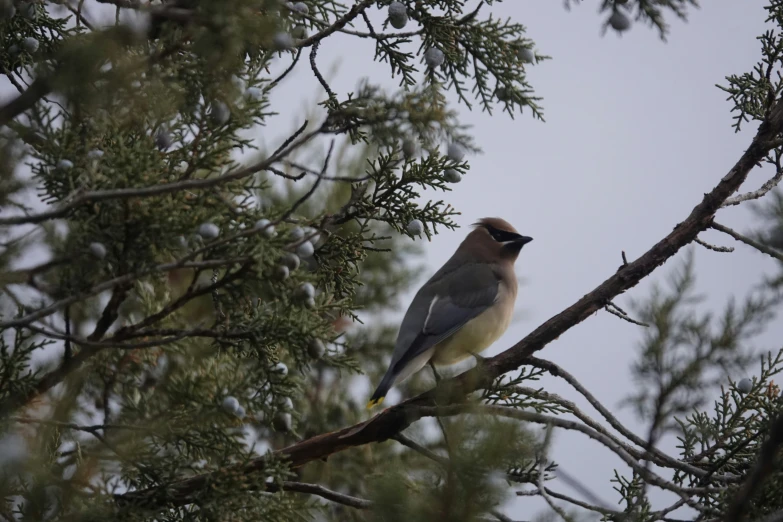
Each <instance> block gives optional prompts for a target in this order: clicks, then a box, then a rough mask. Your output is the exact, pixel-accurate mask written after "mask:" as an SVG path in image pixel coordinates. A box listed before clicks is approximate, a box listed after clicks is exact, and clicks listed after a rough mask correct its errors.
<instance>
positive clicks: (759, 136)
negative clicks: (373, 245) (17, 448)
mask: <svg viewBox="0 0 783 522" xmlns="http://www.w3.org/2000/svg"><path fill="white" fill-rule="evenodd" d="M781 130H783V103H781V102H780V100H778V101H777V102H776V103H775V105H774V106H773V107H772V108H771V110H770V112H769V118H768V119H767V120H766V121H764V122H762V123H761V125H760V126H759V129H758V131H757V133H756V136H755V137H754V139H753V141H752V142H751V144H750V146H749V147H748V148H747V150H746V151H745V152H744V153H743V155H742V156H741V157H740V159H739V160H738V161H737V163H736V164H735V165H734V166H733V167H732V168H731V170H729V172H728V173H727V174H726V175H725V176H724V177H723V178H722V179H721V181H720V182H719V183H718V185H717V186H715V188H713V189H712V190H711V191H710V192H708V193H706V194H705V195H704V198H703V199H702V201H701V202H700V203H699V204H698V205H696V206H695V207H694V208H693V210H692V211H691V213H690V215H689V216H688V217H687V218H686V219H685V220H684V221H683V222H682V223H680V224H678V225H677V226H676V227H675V228H674V230H673V231H672V232H671V233H670V234H668V235H667V236H666V237H664V238H663V239H662V240H661V241H659V242H658V243H657V244H655V245H654V246H653V247H652V248H650V249H649V250H648V251H647V252H645V253H644V254H643V255H642V256H641V257H639V258H638V259H636V260H635V261H633V262H631V263H628V264H627V265H624V266H622V267H621V268H620V269H619V270H617V271H616V272H615V273H614V275H612V276H611V277H609V278H608V279H607V280H606V281H604V282H603V283H601V284H600V285H599V286H598V287H596V288H595V289H594V290H592V291H591V292H589V293H588V294H586V295H584V296H583V297H582V298H581V299H579V300H578V301H577V302H576V303H574V304H573V305H571V306H570V307H568V308H566V309H565V310H564V311H562V312H560V313H559V314H557V315H556V316H554V317H552V318H551V319H549V320H548V321H546V322H545V323H543V324H542V325H541V326H539V327H538V328H536V329H535V330H534V331H533V332H531V333H530V334H529V335H527V336H526V337H525V338H524V339H522V340H521V341H519V342H518V343H516V344H515V345H514V346H512V347H511V348H509V349H507V350H506V351H504V352H502V353H500V354H498V355H497V356H495V357H492V358H490V359H487V361H486V363H485V364H484V365H483V367H484V368H483V369H484V373H483V374H481V373H480V372H479V370H477V369H473V370H470V371H468V372H466V373H464V374H462V375H460V376H458V377H456V378H454V379H449V380H444V381H441V382H440V383H439V385H438V386H437V388H436V389H435V390H431V391H429V392H426V393H423V394H421V395H418V396H416V397H413V398H411V399H408V400H406V401H404V402H402V403H400V404H398V405H395V406H392V407H390V408H387V409H386V410H384V411H382V412H380V413H379V414H377V415H376V416H374V417H372V418H371V419H369V420H367V421H365V422H362V423H360V424H357V425H354V426H349V427H346V428H343V429H341V430H337V431H333V432H330V433H324V434H321V435H316V436H315V437H311V438H309V439H307V440H304V441H301V442H298V443H296V444H293V445H291V446H289V447H287V448H283V449H281V450H278V451H277V452H276V454H277V456H285V457H288V459H289V462H290V465H291V466H292V467H299V466H302V465H304V464H306V463H308V462H310V461H313V460H322V459H324V458H326V457H328V456H329V455H332V454H334V453H337V452H340V451H343V450H345V449H348V448H351V447H355V446H361V445H364V444H369V443H372V442H380V441H385V440H388V439H389V438H391V437H393V436H394V435H396V434H397V433H399V432H401V431H402V430H404V429H405V428H407V427H408V426H409V425H410V424H411V423H413V422H415V421H416V420H418V419H420V418H421V417H422V415H423V413H422V411H421V409H420V408H419V407H420V406H425V405H431V404H433V399H434V397H435V396H436V393H437V394H440V393H441V392H448V393H447V394H448V395H449V396H450V397H452V398H454V399H452V400H456V399H458V398H461V397H464V395H465V394H467V393H470V392H472V391H475V390H477V389H481V388H484V387H487V386H490V385H491V384H492V382H493V380H494V379H495V378H496V377H498V376H500V375H503V374H504V373H507V372H510V371H513V370H516V369H517V368H519V367H520V366H522V365H523V364H528V363H529V357H530V356H531V355H532V354H534V353H535V352H537V351H539V350H541V349H542V348H544V347H545V346H546V345H547V344H549V343H550V342H552V341H554V340H555V339H557V338H558V337H559V336H560V335H562V334H563V333H565V332H566V331H568V330H569V329H570V328H572V327H573V326H575V325H577V324H579V323H581V322H582V321H584V320H585V319H586V318H587V317H589V316H590V315H591V314H593V313H594V312H596V311H597V310H599V309H600V308H602V307H603V306H604V305H605V303H606V302H607V301H609V300H611V299H612V298H614V297H615V296H617V295H618V294H620V293H622V292H625V291H626V290H628V289H630V288H633V287H634V286H636V284H638V283H639V281H641V280H642V279H643V278H645V277H646V276H648V275H649V274H651V273H652V272H653V271H654V270H655V269H657V268H658V267H659V266H661V265H662V264H663V263H664V262H666V261H667V260H668V259H670V258H671V257H672V256H674V255H675V254H676V253H677V252H678V251H679V250H680V249H681V248H682V247H684V246H686V245H688V244H690V243H691V242H693V240H694V239H695V238H696V236H697V235H698V234H699V232H701V231H703V230H705V229H706V228H708V227H709V226H710V224H711V222H712V219H713V216H714V215H715V212H717V210H718V209H719V208H720V206H721V205H722V204H723V202H724V201H725V200H726V198H728V197H729V196H730V195H731V194H733V193H734V192H735V191H736V190H737V189H738V188H739V187H740V186H741V185H742V183H743V182H744V181H745V179H746V178H747V175H748V173H749V172H750V171H751V170H752V169H753V168H754V167H755V166H756V164H757V163H758V162H760V161H761V160H762V159H763V158H764V157H766V155H767V153H768V152H769V146H770V145H769V143H770V141H771V140H772V139H773V138H774V137H776V136H777V135H778V134H779V133H780V132H781ZM444 399H445V397H443V396H440V395H439V403H440V404H444ZM445 403H447V402H445ZM264 462H265V459H264V458H263V457H260V458H258V459H255V460H253V461H251V462H249V463H247V464H245V465H241V466H238V467H237V468H235V469H234V470H233V471H234V472H235V473H253V472H254V471H257V470H261V469H263V468H264ZM213 477H214V475H213V474H210V473H207V474H203V475H199V476H196V477H192V478H188V479H184V480H181V481H178V482H175V483H172V484H161V485H160V486H158V487H154V488H149V489H147V490H143V491H139V492H131V493H127V494H125V495H123V497H124V498H127V499H132V498H133V497H135V496H137V495H149V494H150V493H153V492H157V495H156V496H155V498H157V499H158V502H159V505H161V506H163V505H168V504H171V503H177V502H178V503H180V504H181V503H183V501H186V500H185V499H186V498H189V497H190V496H191V495H193V494H194V493H196V492H198V491H201V490H203V488H205V487H207V486H208V485H209V484H210V483H211V481H212V479H213Z"/></svg>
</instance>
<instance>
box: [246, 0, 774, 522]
mask: <svg viewBox="0 0 783 522" xmlns="http://www.w3.org/2000/svg"><path fill="white" fill-rule="evenodd" d="M597 4H598V2H596V1H592V2H583V4H582V5H581V6H575V7H574V8H573V9H572V10H571V11H570V12H568V11H566V10H565V9H564V8H563V2H558V1H552V0H528V1H525V2H522V1H507V2H505V3H503V4H497V5H495V6H492V7H491V8H489V7H487V6H485V7H484V8H483V9H482V13H481V15H482V16H486V15H487V13H488V12H489V11H490V9H491V11H492V12H493V13H494V14H495V15H496V16H497V17H500V18H504V17H506V16H509V17H512V18H513V19H515V20H517V21H519V22H521V23H523V24H524V25H526V26H527V28H528V36H530V37H531V38H533V39H534V40H535V41H536V47H537V50H538V52H540V53H542V54H546V55H550V56H552V58H553V60H551V61H546V62H543V63H541V64H540V65H537V66H535V67H532V68H531V72H530V80H531V82H532V83H533V86H534V87H535V88H536V90H537V94H538V95H540V96H543V97H544V100H543V102H542V104H543V106H544V111H545V112H544V114H545V117H546V120H547V122H546V123H542V122H539V121H536V120H533V119H532V117H531V116H529V115H524V116H517V118H516V119H515V120H513V121H512V120H511V119H510V118H509V117H508V116H507V115H506V114H503V113H502V112H500V111H497V112H496V113H495V114H494V115H493V116H492V117H490V116H489V115H487V114H486V113H481V112H478V111H475V112H472V113H471V112H468V111H466V110H464V109H462V110H461V112H462V119H463V121H464V122H465V123H469V124H472V125H473V129H472V133H473V135H474V136H475V138H476V141H477V144H478V145H479V146H480V147H481V148H483V149H484V154H483V155H479V156H475V157H470V158H469V160H470V164H471V170H470V173H469V174H468V175H467V176H466V177H465V179H464V180H463V181H462V182H461V183H459V184H458V185H454V191H453V192H452V193H450V194H446V195H445V198H446V199H447V201H449V202H450V203H452V204H453V205H454V206H455V207H456V208H457V209H458V210H459V211H461V212H462V216H459V217H457V222H458V224H459V225H461V226H462V227H463V228H462V229H459V230H457V231H455V232H445V233H442V234H441V235H438V236H436V237H435V238H434V239H433V241H432V242H431V243H429V244H428V245H426V251H427V260H428V269H429V272H428V273H427V274H424V277H428V276H429V275H430V274H431V273H432V272H434V271H435V270H436V269H437V268H438V267H439V266H440V265H441V264H442V263H443V262H444V261H445V260H446V259H447V258H448V257H449V256H450V255H451V254H452V252H453V251H454V249H455V248H456V247H457V245H458V244H459V242H460V241H461V240H462V238H463V237H464V235H465V233H466V232H467V230H466V228H465V227H467V226H468V225H470V224H471V223H473V222H475V220H476V219H477V218H480V217H484V216H500V217H503V218H505V219H506V220H508V221H510V222H511V223H512V224H514V225H515V226H516V227H517V228H518V229H519V230H520V231H521V232H522V233H524V234H527V235H530V236H533V237H534V238H535V241H534V242H532V243H531V244H529V245H528V246H526V247H525V249H524V251H523V253H522V255H521V257H520V260H519V261H518V264H517V272H518V274H519V275H520V278H521V279H523V280H524V283H523V287H522V288H521V289H520V295H519V299H518V301H517V310H518V311H519V312H521V317H520V320H519V321H518V322H516V323H515V324H513V325H512V326H511V328H509V330H508V332H507V333H506V334H505V335H504V336H503V337H502V338H501V339H500V340H499V341H498V342H497V343H496V344H495V345H494V346H493V347H491V348H490V349H489V350H488V351H487V352H486V353H485V355H494V354H496V353H498V352H500V351H502V350H503V349H506V348H507V347H509V346H511V345H512V344H513V343H515V342H516V341H518V340H519V339H521V338H522V337H524V336H525V335H526V334H527V333H528V332H530V331H531V330H532V329H534V328H535V327H537V326H538V325H539V324H541V323H542V322H543V321H545V320H546V319H548V318H549V317H551V316H552V315H554V314H556V313H558V312H559V311H561V310H562V309H564V308H565V307H567V306H569V305H570V304H572V303H573V302H575V301H576V300H577V299H579V298H580V297H581V296H582V295H584V294H585V293H587V292H588V291H590V290H592V289H593V288H594V287H595V286H597V285H598V284H599V283H601V282H602V281H603V280H605V279H606V278H607V277H609V276H610V275H611V274H613V273H614V271H615V270H616V268H617V267H618V266H619V264H620V262H621V257H620V252H621V251H622V250H625V252H626V253H627V255H628V258H629V260H632V259H635V258H636V257H638V256H639V255H641V254H642V253H644V252H645V251H646V250H647V249H648V248H649V247H650V246H652V245H653V244H654V243H655V242H657V241H658V240H659V239H660V238H662V237H663V236H664V235H665V234H667V233H668V232H670V231H671V229H672V227H674V225H676V224H677V223H678V222H680V221H682V220H683V219H684V218H685V217H686V216H687V215H688V213H689V212H690V210H691V209H692V207H693V206H694V205H695V204H697V203H698V202H699V201H700V200H701V197H702V195H703V193H705V192H707V191H709V190H710V189H711V188H712V187H713V186H714V185H715V184H716V183H717V181H718V180H719V179H720V178H721V177H722V176H723V175H725V174H726V172H727V171H728V170H729V169H730V168H731V166H732V165H733V164H734V162H735V161H736V160H737V159H738V158H739V156H740V154H742V152H743V151H744V149H745V148H746V147H747V145H748V144H749V143H750V139H751V137H752V133H753V132H754V131H755V125H753V126H749V127H748V129H747V130H746V131H745V132H742V133H739V134H735V133H734V131H733V129H732V128H731V123H732V120H731V115H730V114H729V109H730V107H731V106H730V105H729V103H728V102H727V101H725V98H726V95H725V94H724V93H723V92H722V91H720V90H718V89H717V88H716V87H714V85H715V84H716V83H723V81H724V80H723V79H724V77H725V76H726V75H728V74H731V73H742V72H745V71H747V70H749V69H750V68H751V67H752V65H753V64H754V63H755V62H756V61H757V60H758V58H759V44H758V42H757V41H756V39H755V37H756V36H757V35H758V34H760V33H761V31H762V30H763V28H764V24H763V21H764V18H765V12H764V10H763V5H764V4H763V3H762V2H759V1H748V0H746V1H743V2H737V1H730V0H710V1H709V2H704V4H705V5H704V6H703V7H702V8H701V9H700V10H693V11H692V12H691V17H690V21H689V22H688V23H687V24H684V23H682V22H680V21H678V20H675V19H673V18H672V17H669V20H670V22H671V25H672V28H671V33H670V35H669V38H668V40H669V41H668V43H663V42H662V41H661V40H660V39H659V38H658V35H657V32H656V31H654V30H652V29H650V28H648V27H646V26H642V25H639V26H636V25H635V26H634V27H633V28H632V30H631V31H630V32H629V33H626V34H624V35H623V36H622V37H618V36H617V35H616V34H615V33H614V32H612V31H609V32H607V34H606V35H605V36H604V37H601V36H600V24H601V22H602V20H603V18H602V17H599V16H598V15H597ZM406 29H407V28H406ZM319 56H320V57H321V58H319V63H322V64H323V65H322V69H323V70H327V69H329V67H328V62H329V57H336V56H339V57H341V59H340V60H339V70H338V74H337V76H336V77H335V78H334V79H333V80H330V84H331V85H332V87H334V88H335V90H337V91H338V93H339V94H344V93H346V92H348V91H350V90H353V89H354V88H355V86H356V85H357V82H358V80H359V79H360V78H362V77H365V76H369V77H370V78H371V80H372V81H374V82H382V83H383V84H384V85H386V86H388V88H389V89H390V90H391V89H393V88H395V87H396V86H397V81H396V80H390V79H389V78H388V66H387V65H386V64H372V63H371V60H372V57H373V46H372V45H371V44H370V42H362V44H361V45H357V42H356V40H355V39H353V38H348V37H345V36H342V35H336V36H335V37H334V38H329V39H328V40H327V41H326V42H325V43H324V45H323V46H322V49H321V51H320V53H319ZM283 62H284V63H287V60H283ZM300 69H301V70H299V71H298V72H295V73H294V74H292V75H291V76H290V77H289V78H288V79H287V80H286V84H285V86H284V89H281V90H279V91H278V92H277V94H276V97H275V98H273V102H274V104H276V110H278V111H279V112H280V113H281V116H280V118H278V122H279V123H278V124H275V125H270V126H268V127H266V128H264V129H262V130H260V131H259V136H260V137H263V139H264V140H265V141H267V143H270V144H274V143H276V142H277V141H278V139H280V138H281V137H282V136H283V135H284V134H285V135H287V132H288V130H289V129H291V128H294V127H298V126H299V123H300V122H301V120H300V119H299V118H297V117H298V116H301V112H300V109H301V107H302V106H303V105H307V104H306V103H303V99H304V100H308V101H309V100H313V99H315V97H316V95H315V94H314V93H317V91H316V87H317V83H316V82H315V79H314V78H313V76H312V73H311V72H310V71H309V69H307V68H305V67H301V68H300ZM768 175H769V170H765V171H763V172H761V171H755V172H754V173H753V174H752V175H751V178H750V179H749V181H748V182H747V183H746V185H745V187H744V188H743V189H744V190H753V189H755V188H757V187H758V186H759V185H760V184H761V183H763V181H764V180H765V179H766V177H767V176H768ZM436 196H438V197H441V195H440V194H436ZM719 221H721V222H723V223H724V224H726V225H728V226H731V227H733V228H736V229H739V230H747V229H748V228H749V227H750V225H751V221H750V214H749V213H748V212H747V211H746V210H743V209H736V208H734V209H729V210H723V211H721V212H720V213H719ZM702 237H703V238H704V239H707V240H709V241H711V242H714V243H717V244H722V245H731V246H736V247H737V250H736V251H735V252H734V253H733V254H719V253H716V252H711V251H706V250H705V249H703V248H701V247H698V248H697V249H696V263H697V264H696V266H697V269H698V280H699V288H700V290H701V291H702V292H704V293H706V294H707V295H708V297H709V300H708V306H710V307H712V308H714V309H720V308H721V307H722V306H723V304H724V302H725V299H726V298H727V297H729V296H731V295H739V296H742V295H743V294H742V292H743V291H744V289H746V288H747V287H748V286H749V285H751V284H754V283H756V282H757V281H758V280H759V277H760V276H761V274H762V273H765V272H766V273H771V272H773V271H774V269H775V266H774V264H773V262H772V261H771V260H769V258H765V257H764V256H763V255H762V254H759V253H757V252H755V251H752V250H749V249H748V248H745V247H743V246H742V245H735V244H734V242H733V241H732V240H731V239H730V238H728V237H722V236H721V235H720V234H718V233H715V232H711V233H707V234H703V235H702ZM681 258H682V255H679V256H678V257H677V258H676V259H681ZM674 266H675V264H674V263H672V262H670V263H667V264H666V265H665V266H664V267H663V268H662V269H659V271H658V272H656V273H655V275H654V276H653V277H651V278H649V279H647V280H646V281H644V282H643V283H642V284H640V285H639V286H638V287H637V288H635V289H633V290H631V291H630V292H628V293H627V294H626V295H624V296H622V297H620V298H619V299H617V301H616V302H617V303H618V304H619V305H620V306H623V305H626V304H627V303H628V298H629V296H633V297H636V298H643V297H645V296H646V295H647V293H648V290H649V288H650V284H651V282H653V281H656V280H658V281H662V280H663V276H664V275H665V274H667V273H668V271H670V270H671V268H673V267H674ZM422 281H423V279H422ZM413 291H415V288H413V289H411V292H413ZM409 300H410V297H407V298H406V299H405V306H407V304H408V302H409ZM639 330H640V328H639V327H636V326H633V325H631V324H629V323H626V322H623V321H620V320H619V319H617V318H615V317H614V316H610V315H609V314H607V313H605V312H600V313H598V314H596V315H595V316H593V317H591V318H590V319H588V320H587V321H585V322H584V323H582V324H581V325H579V326H577V327H575V328H573V329H572V330H570V331H569V332H568V333H567V334H565V335H563V336H561V337H560V339H559V340H557V341H556V342H554V343H552V344H550V345H549V346H547V347H546V349H545V350H543V351H542V352H540V354H539V355H540V356H541V357H543V358H547V359H551V360H553V361H555V362H557V363H558V364H560V365H562V366H564V367H565V368H566V369H567V370H569V371H570V372H571V373H573V374H574V375H575V376H576V377H577V378H578V379H579V380H580V381H581V382H582V384H584V385H585V386H586V387H587V388H588V389H589V390H591V391H592V392H593V394H594V395H595V396H596V397H597V398H599V400H601V401H602V402H603V403H604V404H605V405H606V406H608V407H610V408H611V409H612V410H614V411H615V412H616V413H618V416H619V418H620V419H621V420H622V421H623V422H625V423H626V425H627V426H628V427H630V428H631V429H633V430H634V431H636V432H637V433H640V434H643V433H644V427H643V426H642V425H640V424H638V423H637V422H636V421H635V419H634V417H633V415H632V413H631V412H630V411H629V410H620V411H619V412H618V409H617V407H616V406H617V404H618V402H619V401H620V400H621V399H622V398H623V397H625V396H626V395H627V393H628V392H629V391H630V390H633V389H634V384H633V382H631V379H630V376H629V372H628V367H629V363H630V362H631V361H632V359H633V357H634V354H635V348H636V343H637V341H638V339H639V336H640V331H639ZM781 330H783V327H777V328H775V329H774V331H769V332H768V333H767V334H766V335H765V336H764V337H763V338H762V341H763V342H761V343H759V346H760V347H763V348H768V349H776V348H777V347H778V345H777V344H775V343H776V342H777V341H776V340H775V339H776V337H779V336H780V334H781ZM543 385H544V386H546V388H547V390H549V391H551V392H555V393H559V394H562V395H564V396H565V397H566V398H569V399H571V400H574V401H575V402H577V404H579V405H580V406H586V404H585V401H583V400H581V399H580V398H579V397H578V396H577V395H576V393H575V392H573V391H572V390H571V389H570V388H568V387H567V386H565V385H564V384H563V383H562V382H560V381H557V380H553V379H548V380H545V381H543ZM389 399H390V400H391V399H393V395H390V397H389ZM586 411H588V412H589V414H590V415H591V416H596V415H595V414H594V412H592V411H591V410H589V409H587V410H586ZM553 456H554V458H555V459H556V460H557V461H559V462H560V464H561V466H562V467H563V468H564V469H565V470H567V471H568V472H570V473H571V474H572V475H575V476H576V477H578V478H580V479H581V480H583V481H584V482H585V483H587V484H589V485H590V487H591V488H593V489H594V491H595V492H597V493H599V494H600V496H602V497H603V498H604V499H606V500H608V501H610V502H611V503H614V501H615V500H616V498H617V497H616V494H615V493H613V491H612V490H611V485H610V483H609V479H610V478H611V476H612V469H613V468H614V467H618V468H619V469H623V470H624V469H625V468H624V467H623V466H621V465H620V461H619V459H617V458H614V457H612V455H611V454H610V453H608V452H606V451H604V450H603V449H602V448H601V447H600V446H599V445H598V444H597V443H595V442H593V441H591V440H588V439H586V438H584V437H581V436H576V435H565V434H558V435H557V436H556V439H555V445H554V449H553ZM555 487H556V489H559V490H561V491H564V492H569V493H570V491H569V490H568V488H567V487H566V486H564V485H556V486H555ZM653 498H654V499H655V498H669V497H661V496H654V497H653ZM531 506H535V507H536V508H539V507H540V506H541V504H540V503H539V502H534V501H531V500H530V499H524V500H523V501H516V502H514V503H513V505H512V506H510V507H509V509H508V511H507V512H508V514H509V515H511V516H513V517H515V518H517V519H525V520H529V519H530V518H531V517H532V516H533V511H532V507H531Z"/></svg>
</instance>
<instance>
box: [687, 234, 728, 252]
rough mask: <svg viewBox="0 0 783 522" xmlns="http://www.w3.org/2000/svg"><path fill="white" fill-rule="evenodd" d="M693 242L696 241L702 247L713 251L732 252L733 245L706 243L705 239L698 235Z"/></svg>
mask: <svg viewBox="0 0 783 522" xmlns="http://www.w3.org/2000/svg"><path fill="white" fill-rule="evenodd" d="M693 241H694V243H698V244H699V245H701V246H703V247H704V248H706V249H708V250H712V251H714V252H734V247H722V246H717V245H713V244H711V243H707V242H706V241H704V240H702V239H699V238H698V237H697V238H696V239H694V240H693Z"/></svg>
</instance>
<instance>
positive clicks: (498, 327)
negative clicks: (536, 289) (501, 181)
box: [432, 285, 516, 366]
mask: <svg viewBox="0 0 783 522" xmlns="http://www.w3.org/2000/svg"><path fill="white" fill-rule="evenodd" d="M515 298H516V295H515V293H512V292H509V291H507V290H506V289H505V287H504V286H503V285H501V287H500V289H499V295H498V300H497V302H496V303H495V304H494V305H493V306H492V307H490V308H488V309H487V310H486V311H485V312H484V313H482V314H481V315H479V316H477V317H475V318H473V319H471V320H470V321H468V323H467V324H465V326H463V327H462V328H461V329H460V330H459V331H457V333H455V334H454V335H452V336H451V337H449V338H447V339H445V340H443V341H441V342H440V343H438V344H437V345H436V346H435V351H434V354H433V357H432V362H433V363H435V364H436V365H439V366H443V365H448V364H455V363H458V362H459V361H462V360H464V359H466V358H468V357H470V356H471V355H472V354H478V353H481V352H483V351H484V350H486V349H487V348H489V347H490V346H491V345H492V343H494V342H495V341H497V340H498V339H499V338H500V336H501V335H503V333H504V332H505V331H506V330H507V329H508V325H509V324H511V317H512V316H513V314H514V301H515Z"/></svg>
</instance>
